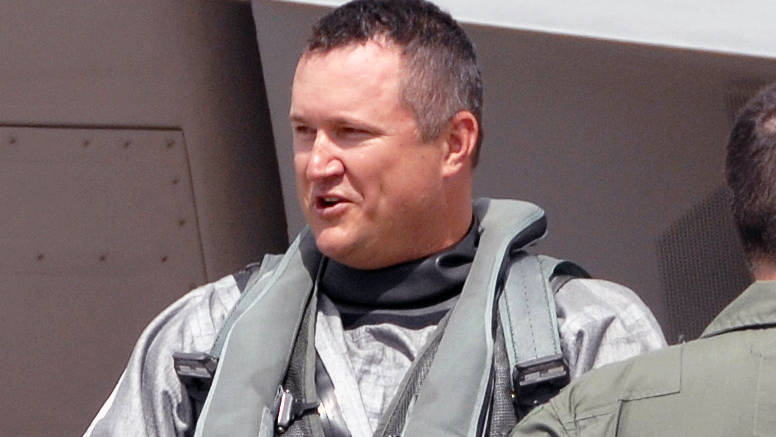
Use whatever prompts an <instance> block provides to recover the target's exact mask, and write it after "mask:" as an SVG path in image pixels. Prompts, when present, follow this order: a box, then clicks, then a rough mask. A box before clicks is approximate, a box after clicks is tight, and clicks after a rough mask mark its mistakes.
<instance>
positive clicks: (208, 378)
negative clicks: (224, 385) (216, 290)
mask: <svg viewBox="0 0 776 437" xmlns="http://www.w3.org/2000/svg"><path fill="white" fill-rule="evenodd" d="M279 259H280V256H277V255H267V256H265V257H264V261H263V262H255V263H251V264H248V265H247V266H245V268H243V269H242V270H240V271H239V272H237V273H234V274H233V275H232V276H233V277H234V281H235V283H236V285H237V288H238V289H239V290H240V294H241V295H240V298H239V299H238V300H237V303H235V306H234V307H233V308H232V310H231V311H230V312H229V315H228V316H227V317H226V319H225V320H224V324H223V325H222V326H221V329H219V330H218V334H217V335H216V339H215V341H214V343H213V346H212V347H211V349H210V352H209V353H208V352H174V353H173V355H172V359H173V366H174V368H175V373H176V374H177V375H178V379H179V380H180V382H181V384H182V385H183V386H184V387H185V388H186V393H187V394H188V398H189V401H190V402H191V410H192V426H191V430H190V432H188V433H186V436H191V435H194V428H195V427H196V423H197V419H198V418H199V415H200V412H201V411H202V406H203V405H204V404H205V399H207V395H208V393H209V392H210V386H211V384H212V382H213V375H215V373H216V367H218V359H219V357H220V355H221V349H222V348H223V345H224V341H225V340H226V335H227V333H228V332H229V329H230V328H231V327H232V325H233V324H234V322H235V320H236V319H237V316H238V315H239V313H240V312H241V305H240V303H241V302H243V301H245V300H246V296H247V295H248V293H244V291H245V290H247V289H248V286H249V285H252V284H253V283H255V282H256V281H258V280H259V279H260V278H261V277H262V276H263V274H264V273H265V272H266V271H267V269H270V268H274V267H275V266H276V265H277V261H278V260H279Z"/></svg>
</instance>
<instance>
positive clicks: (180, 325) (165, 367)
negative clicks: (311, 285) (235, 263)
mask: <svg viewBox="0 0 776 437" xmlns="http://www.w3.org/2000/svg"><path fill="white" fill-rule="evenodd" d="M239 296H240V291H239V289H238V287H237V284H236V282H235V280H234V278H233V276H231V275H230V276H227V277H224V278H222V279H220V280H219V281H216V282H213V283H211V284H207V285H203V286H202V287H199V288H196V289H194V290H192V291H190V292H189V293H187V294H186V295H185V296H183V297H182V298H180V299H179V300H178V301H176V302H175V303H173V304H172V305H170V306H169V307H168V308H167V309H166V310H164V311H163V312H162V313H161V314H159V315H158V316H157V317H156V318H155V319H154V320H153V321H152V322H151V323H150V324H149V325H148V327H146V329H145V330H144V331H143V333H142V334H141V335H140V338H139V339H138V341H137V344H136V345H135V348H134V350H133V351H132V355H131V356H130V358H129V363H128V364H127V367H126V369H125V370H124V373H123V374H122V375H121V378H120V379H119V381H118V383H117V384H116V387H115V388H114V389H113V392H112V393H111V395H110V397H109V398H108V400H107V401H106V402H105V404H104V405H103V406H102V408H101V409H100V411H99V413H97V416H96V417H95V418H94V420H93V421H92V424H91V425H90V426H89V428H88V429H87V430H86V432H85V434H84V436H88V437H101V436H122V437H123V436H182V435H183V433H184V432H186V431H187V430H188V429H189V428H190V427H191V407H190V404H189V400H188V397H187V396H185V393H184V392H183V389H182V387H181V384H180V383H179V381H178V376H177V375H176V373H175V369H174V368H173V361H172V354H173V352H207V351H209V350H210V347H211V345H212V344H213V341H214V339H215V336H216V334H217V333H218V330H219V329H220V327H221V326H222V324H223V322H224V318H225V317H226V315H227V314H228V313H229V311H230V310H231V308H232V307H233V306H234V304H235V302H236V301H237V299H238V298H239Z"/></svg>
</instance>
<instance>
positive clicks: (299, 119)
mask: <svg viewBox="0 0 776 437" xmlns="http://www.w3.org/2000/svg"><path fill="white" fill-rule="evenodd" d="M288 121H290V122H292V123H294V122H296V123H305V122H307V120H305V119H304V117H302V116H299V115H297V114H288Z"/></svg>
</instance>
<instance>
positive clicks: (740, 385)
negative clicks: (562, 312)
mask: <svg viewBox="0 0 776 437" xmlns="http://www.w3.org/2000/svg"><path fill="white" fill-rule="evenodd" d="M511 435H512V436H513V437H522V436H682V437H689V436H703V437H716V436H725V437H729V436H736V437H739V436H776V281H767V282H755V283H754V284H752V285H751V286H749V288H747V289H746V291H744V292H743V293H742V294H741V295H740V296H739V297H738V298H737V299H736V300H735V301H733V302H732V303H731V304H730V305H728V307H727V308H725V309H724V310H723V311H722V312H721V313H720V314H719V315H718V316H717V317H716V318H715V319H714V321H713V322H712V323H711V324H710V325H709V326H708V327H707V328H706V330H705V331H704V332H703V335H702V336H701V338H700V339H698V340H695V341H691V342H688V343H685V344H681V345H676V346H672V347H670V348H667V349H663V350H660V351H657V352H652V353H649V354H646V355H642V356H639V357H635V358H632V359H630V360H628V361H624V362H621V363H616V364H612V365H609V366H604V367H602V368H600V369H597V370H594V371H592V372H590V373H588V374H586V375H584V376H582V377H581V378H580V379H578V380H577V381H575V382H574V383H572V384H571V385H569V386H567V387H566V388H565V389H563V390H562V391H561V392H560V393H559V394H558V395H557V396H556V397H555V398H553V399H552V400H551V401H550V402H549V403H547V404H545V405H543V406H542V407H539V408H537V409H535V410H534V411H532V412H531V413H530V414H528V415H527V416H526V417H525V419H524V420H523V421H522V422H521V423H520V424H519V425H518V426H517V428H516V429H515V430H514V431H513V432H512V434H511Z"/></svg>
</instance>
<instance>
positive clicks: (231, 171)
mask: <svg viewBox="0 0 776 437" xmlns="http://www.w3.org/2000/svg"><path fill="white" fill-rule="evenodd" d="M0 125H6V126H9V125H10V126H28V127H33V126H63V127H68V126H92V127H106V128H108V127H116V128H117V129H118V130H119V131H122V132H125V133H127V134H132V135H133V136H134V138H135V140H133V143H132V145H130V147H129V150H127V151H124V150H118V151H115V156H114V155H111V154H109V153H108V152H107V151H108V150H113V148H114V146H116V145H118V146H119V148H120V146H121V145H122V143H120V141H119V140H120V138H118V137H120V136H121V135H119V136H118V137H116V138H113V137H110V135H113V134H112V133H111V134H110V135H109V134H108V132H107V131H100V130H97V131H94V132H103V133H102V134H99V135H104V136H100V138H103V139H104V141H103V140H99V139H98V137H97V136H95V137H94V138H93V141H92V142H91V143H90V145H89V146H87V148H84V149H78V147H82V146H79V144H80V143H75V146H76V149H78V150H73V149H70V148H69V147H70V146H68V145H66V144H65V143H64V142H61V143H58V145H57V144H51V148H50V150H46V151H45V153H44V155H45V154H49V153H50V154H52V157H53V156H55V155H56V154H58V153H62V151H63V150H67V151H68V152H67V153H68V154H67V156H68V159H69V161H66V162H61V163H59V164H56V163H51V161H48V162H49V165H48V167H47V168H48V170H47V171H46V172H43V170H40V169H39V170H34V171H32V172H31V171H29V168H30V166H29V165H28V164H24V165H19V166H17V165H13V166H10V167H9V166H7V165H4V166H3V168H2V172H3V173H2V175H0V178H1V179H2V183H3V184H4V185H7V184H8V183H12V184H14V186H17V187H18V186H19V184H27V186H26V187H25V190H27V192H28V193H37V194H36V195H35V196H33V195H31V194H30V195H27V196H23V197H18V196H16V195H14V196H8V195H5V194H4V195H3V199H2V200H3V202H5V203H4V205H3V208H2V213H0V221H1V222H2V225H0V227H3V228H6V229H10V227H11V226H10V225H8V223H12V224H13V227H14V241H15V243H14V245H15V246H14V247H13V248H5V249H4V248H2V247H0V251H2V250H10V251H12V252H18V253H15V254H14V255H13V256H12V257H11V260H10V261H12V262H13V263H15V264H14V265H13V268H14V269H15V270H14V271H18V270H20V269H21V270H23V271H24V272H26V273H24V274H23V275H22V274H21V273H17V274H14V275H8V276H6V275H5V274H3V273H0V284H4V285H2V286H0V295H1V296H2V297H3V298H4V300H3V306H2V308H3V309H2V316H1V319H2V321H1V322H0V323H3V324H4V325H3V326H4V327H11V326H12V327H13V330H10V331H8V332H4V333H3V335H2V337H0V338H2V341H1V343H0V346H3V350H4V351H5V352H6V354H5V358H4V359H3V363H2V364H3V365H2V366H0V368H2V372H3V373H2V379H3V382H4V386H3V395H2V396H0V435H3V436H5V435H13V436H40V435H78V434H79V433H80V432H83V430H84V429H86V426H87V424H88V423H89V421H90V420H91V418H92V417H93V416H94V415H95V414H96V413H97V411H98V409H99V406H100V404H101V403H102V402H103V401H104V400H105V399H106V398H107V396H108V394H109V393H110V390H111V388H112V386H113V385H114V384H115V383H116V380H117V379H118V377H119V375H120V373H121V370H122V368H123V367H124V365H125V364H126V360H127V358H128V356H129V353H130V350H131V347H132V345H133V343H134V342H135V340H136V339H137V336H138V334H139V333H140V331H141V330H142V329H143V327H144V326H145V325H146V324H147V323H148V322H149V321H150V319H151V318H152V317H153V316H154V315H155V314H157V313H158V312H159V311H160V310H162V309H163V308H164V307H165V306H167V305H168V304H169V303H171V302H172V300H173V299H174V298H175V297H177V296H179V295H181V294H182V293H184V292H185V291H186V289H187V288H189V286H190V285H192V284H195V283H200V282H202V281H204V280H207V279H216V278H218V277H220V276H222V275H225V274H228V273H230V272H232V271H235V270H237V269H239V268H241V267H242V266H243V265H245V264H246V263H248V262H251V261H255V260H259V259H261V256H262V254H264V253H265V252H268V251H269V252H277V251H279V250H282V249H283V248H284V246H285V245H286V238H285V221H284V217H283V207H282V200H281V197H280V189H279V183H278V174H277V161H276V158H275V152H274V147H273V142H272V130H271V128H270V126H269V117H268V112H267V105H266V98H265V96H264V89H263V79H262V75H261V63H260V60H259V56H258V49H257V44H256V39H255V30H254V25H253V21H252V19H251V14H250V7H249V5H248V4H246V3H238V2H231V1H206V0H187V1H175V0H138V1H132V2H122V1H107V2H103V1H99V2H96V1H86V2H84V1H57V2H51V1H46V0H27V1H11V2H0ZM132 127H138V128H140V129H124V128H132ZM151 128H153V129H151ZM66 130H67V129H64V130H63V131H66ZM146 130H151V131H152V132H146ZM3 132H4V134H7V133H8V131H7V130H6V129H4V131H3ZM83 132H87V131H86V130H85V131H83ZM90 132H91V131H90ZM167 133H169V134H174V135H175V136H176V145H175V147H174V148H173V150H167V149H166V148H163V149H156V148H154V147H152V144H153V143H154V141H156V140H155V138H156V135H160V136H161V135H163V134H167ZM21 135H24V136H25V138H26V137H27V135H29V132H27V131H25V132H23V133H22V134H20V136H21ZM95 135H97V134H95ZM77 136H79V135H76V137H77ZM109 138H111V139H113V140H115V141H119V142H111V141H109V140H108V139H109ZM184 138H185V146H186V151H187V154H188V165H189V167H190V172H191V178H190V179H188V176H187V175H183V176H182V177H183V179H181V182H179V183H180V184H182V185H180V186H178V187H175V186H173V185H172V184H171V181H168V180H167V179H166V178H168V177H170V176H171V173H170V172H169V171H167V170H166V169H168V168H172V167H169V165H171V164H172V162H170V161H166V160H165V159H166V158H165V157H168V158H169V157H171V156H172V155H170V156H168V155H167V153H168V152H173V153H174V154H176V153H177V154H182V153H183V149H176V148H177V145H178V144H182V141H183V139H184ZM79 139H80V138H79ZM159 139H162V138H159ZM178 139H180V141H181V142H179V141H178ZM19 141H21V139H19ZM25 141H26V140H25ZM163 144H166V143H163ZM7 145H8V143H7V142H5V143H2V144H0V150H3V149H4V148H5V147H7ZM90 147H94V148H97V150H89V148H90ZM134 147H137V148H136V149H133V148H134ZM165 147H166V146H165ZM100 148H102V150H103V152H105V156H104V158H105V159H113V158H115V157H118V156H124V155H123V154H126V153H128V154H129V155H127V159H128V161H125V162H123V165H121V166H117V165H114V164H117V162H114V161H109V162H111V163H112V164H110V165H107V164H99V165H92V163H94V162H97V161H99V160H98V159H97V158H96V156H97V155H98V154H99V152H98V150H100ZM5 150H6V151H7V150H8V149H5ZM41 152H42V153H43V151H41ZM70 152H72V153H73V155H70V154H69V153H70ZM0 153H5V152H0ZM111 153H113V152H111ZM144 154H148V156H147V157H143V156H142V155H144ZM177 154H176V155H175V156H176V157H177V158H176V159H179V158H180V156H182V155H177ZM76 157H81V158H83V159H84V160H87V161H88V162H89V163H90V164H88V165H86V164H83V165H80V164H79V165H76V164H75V163H77V162H81V163H83V162H87V161H81V160H77V159H76ZM146 158H147V159H146ZM162 158H164V159H162ZM46 159H48V158H46ZM79 159H80V158H79ZM100 159H102V158H100ZM155 159H156V160H160V159H161V161H159V162H152V161H154V160H155ZM100 162H103V161H100ZM105 162H108V161H105ZM176 162H177V161H176ZM141 164H142V165H141ZM151 165H155V166H154V167H150V166H151ZM176 165H177V164H176ZM23 169H26V170H23ZM9 172H10V173H9ZM49 173H50V174H49ZM34 175H38V176H41V177H44V179H35V178H33V176H34ZM78 187H82V188H84V187H89V189H88V190H87V189H85V188H84V190H83V191H80V192H79V191H78V189H79V188H78ZM3 189H5V188H3ZM148 189H152V191H150V192H148ZM176 190H183V191H181V192H180V193H178V194H181V196H180V197H178V196H177V194H175V193H177V191H176ZM184 191H185V193H187V194H185V195H183V193H184ZM3 192H4V193H5V192H6V191H3ZM192 192H193V194H192ZM64 193H71V194H73V196H72V198H71V199H70V200H69V201H65V199H66V197H61V196H60V195H61V194H64ZM43 196H49V200H48V201H45V200H43V199H44V197H43ZM159 196H161V197H159ZM9 197H10V198H9ZM120 199H121V200H120ZM154 199H157V200H154ZM161 199H167V200H165V201H162V200H161ZM193 200H196V215H195V214H194V210H193V204H192V201H193ZM9 205H14V206H15V210H16V211H15V212H14V213H13V215H11V213H10V212H9V211H11V210H10V209H9V208H8V206H9ZM22 214H23V215H22ZM80 214H82V215H80ZM129 214H132V216H130V215H129ZM181 214H182V215H181ZM80 218H83V220H80ZM180 219H184V220H186V222H185V223H184V225H183V226H180V225H179V224H178V222H177V221H176V220H180ZM197 225H199V230H198V232H197ZM25 226H26V229H29V230H28V231H24V230H23V229H25ZM19 229H22V231H19ZM112 230H115V232H114V231H112ZM5 232H6V231H3V230H0V235H3V238H7V235H8V234H6V233H5ZM89 233H91V234H92V238H89V239H84V238H82V237H83V236H84V235H86V234H89ZM36 234H39V235H36ZM32 236H35V238H38V237H40V238H41V240H38V239H34V240H30V241H26V240H25V241H22V239H23V238H32ZM159 236H163V237H164V238H162V239H159V238H155V237H159ZM75 237H78V238H75ZM71 238H72V239H71ZM65 240H68V241H65ZM119 240H121V241H122V243H121V244H124V246H119V245H118V244H119ZM2 241H3V242H7V241H8V240H6V239H4V240H2ZM44 241H45V242H46V244H39V243H42V242H44ZM8 244H10V243H8ZM44 250H45V252H44ZM4 253H7V252H4ZM181 254H184V255H185V256H186V258H185V259H183V258H180V256H181ZM38 255H43V257H42V259H41V260H40V261H38V259H37V257H38ZM103 255H104V256H105V259H104V260H103V261H100V258H101V257H102V256H103ZM164 256H167V261H165V262H164V263H163V262H162V258H163V257H164ZM30 257H31V258H30ZM3 258H4V259H5V257H3ZM10 261H9V262H10ZM4 265H5V264H4ZM8 268H9V269H10V268H11V267H10V266H9V267H8ZM4 269H5V268H4ZM24 269H27V270H24ZM3 271H4V272H6V273H7V271H8V270H3ZM205 272H206V273H207V275H206V276H205ZM20 275H22V276H20ZM20 281H21V282H20ZM12 283H13V284H15V285H14V286H11V284H12ZM20 284H21V285H20ZM6 364H7V365H6ZM9 382H10V383H9Z"/></svg>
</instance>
